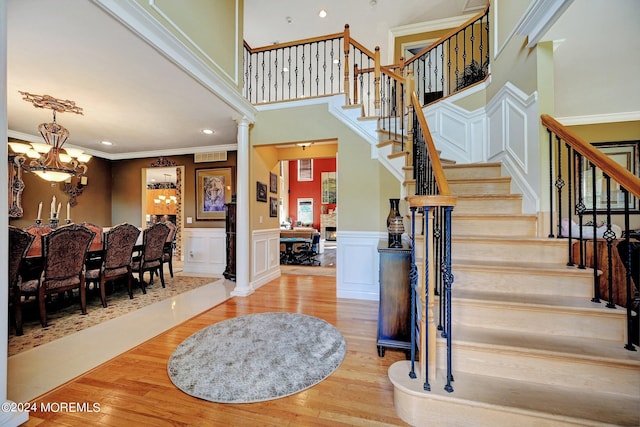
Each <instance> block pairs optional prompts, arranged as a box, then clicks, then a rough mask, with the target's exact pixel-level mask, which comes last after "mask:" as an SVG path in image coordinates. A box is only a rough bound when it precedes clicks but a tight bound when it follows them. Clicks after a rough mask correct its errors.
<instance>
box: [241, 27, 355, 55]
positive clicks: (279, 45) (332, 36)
mask: <svg viewBox="0 0 640 427" xmlns="http://www.w3.org/2000/svg"><path fill="white" fill-rule="evenodd" d="M343 36H344V32H342V33H334V34H328V35H326V36H318V37H311V38H308V39H302V40H295V41H292V42H286V43H277V44H270V45H268V46H263V47H256V48H251V47H250V46H249V45H248V44H247V43H246V42H245V43H244V46H245V47H246V48H247V50H248V51H249V52H250V53H258V52H267V51H270V50H275V49H282V48H285V47H293V46H299V45H303V44H309V43H316V42H321V41H326V40H334V39H339V38H340V37H343Z"/></svg>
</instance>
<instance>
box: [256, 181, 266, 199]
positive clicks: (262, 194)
mask: <svg viewBox="0 0 640 427" xmlns="http://www.w3.org/2000/svg"><path fill="white" fill-rule="evenodd" d="M256 200H257V201H259V202H266V201H267V184H265V183H263V182H260V181H258V182H257V183H256Z"/></svg>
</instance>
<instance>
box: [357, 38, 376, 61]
mask: <svg viewBox="0 0 640 427" xmlns="http://www.w3.org/2000/svg"><path fill="white" fill-rule="evenodd" d="M350 42H351V45H352V46H354V47H357V48H358V49H360V50H361V51H362V52H363V53H365V54H367V56H368V57H369V58H371V59H374V57H375V54H374V53H373V52H371V51H370V50H369V49H367V48H366V47H364V46H363V45H361V44H360V43H358V42H357V41H355V40H354V39H351V40H350ZM376 47H377V46H376ZM378 49H379V47H378Z"/></svg>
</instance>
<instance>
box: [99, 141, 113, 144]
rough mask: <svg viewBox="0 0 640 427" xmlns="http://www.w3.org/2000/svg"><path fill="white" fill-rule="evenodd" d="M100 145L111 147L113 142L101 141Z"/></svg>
mask: <svg viewBox="0 0 640 427" xmlns="http://www.w3.org/2000/svg"><path fill="white" fill-rule="evenodd" d="M100 144H102V145H113V142H111V141H101V142H100Z"/></svg>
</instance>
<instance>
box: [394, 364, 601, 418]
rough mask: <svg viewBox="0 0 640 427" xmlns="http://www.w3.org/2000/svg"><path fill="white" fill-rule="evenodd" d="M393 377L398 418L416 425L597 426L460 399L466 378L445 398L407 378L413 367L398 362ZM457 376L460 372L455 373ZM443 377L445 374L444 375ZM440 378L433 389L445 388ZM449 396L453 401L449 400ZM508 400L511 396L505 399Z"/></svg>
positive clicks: (457, 383) (458, 382)
mask: <svg viewBox="0 0 640 427" xmlns="http://www.w3.org/2000/svg"><path fill="white" fill-rule="evenodd" d="M389 372H390V374H389V378H391V379H392V382H393V385H394V392H393V400H394V407H395V409H396V413H397V414H398V416H399V417H400V418H401V419H402V420H403V421H405V422H406V423H408V424H409V425H412V426H473V427H495V426H497V425H500V426H523V427H524V426H526V427H534V426H535V427H578V426H581V427H584V426H586V425H590V426H595V425H599V424H597V423H588V422H587V420H583V419H575V418H569V417H564V416H560V417H559V416H554V415H552V414H543V413H540V412H536V411H522V410H518V409H515V410H513V409H511V408H509V407H508V404H506V403H505V405H504V406H503V405H495V404H493V405H487V404H484V403H483V402H474V401H470V400H467V399H456V392H455V390H456V388H457V387H462V388H468V387H469V385H468V384H466V383H465V377H464V375H460V376H458V377H456V381H454V382H453V384H452V385H453V388H454V392H453V393H452V394H451V395H443V394H442V393H437V392H425V391H424V390H423V387H422V386H423V385H422V382H421V381H419V380H412V379H410V378H409V376H408V375H407V372H409V365H408V362H407V363H401V362H396V363H395V364H393V365H392V366H391V368H389ZM453 374H454V376H455V375H456V373H455V372H454V373H453ZM441 376H442V375H441ZM442 383H443V380H442V381H441V380H440V379H438V380H436V381H433V380H431V384H432V385H431V387H432V388H431V389H432V390H436V389H439V390H441V389H442ZM449 396H450V397H451V398H449ZM505 401H508V396H505Z"/></svg>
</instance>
